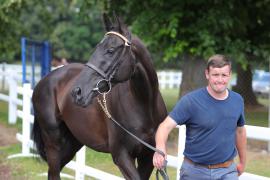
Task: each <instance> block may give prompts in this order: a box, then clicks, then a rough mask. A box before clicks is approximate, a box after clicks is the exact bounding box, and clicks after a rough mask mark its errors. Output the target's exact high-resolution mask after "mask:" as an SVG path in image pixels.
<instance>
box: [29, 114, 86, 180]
mask: <svg viewBox="0 0 270 180" xmlns="http://www.w3.org/2000/svg"><path fill="white" fill-rule="evenodd" d="M35 112H37V111H35ZM49 114H50V113H46V117H47V119H49V120H50V122H55V123H48V121H44V116H41V115H42V114H36V116H35V121H34V127H33V137H34V141H35V143H36V147H37V150H38V152H39V154H40V155H41V157H42V158H43V159H44V160H45V161H47V163H48V179H49V180H59V179H60V171H61V170H62V168H63V167H64V166H65V165H66V164H67V163H68V162H69V161H70V160H71V159H72V158H73V157H74V155H75V153H76V152H77V151H78V150H79V149H80V148H81V147H82V144H81V143H79V141H77V140H76V139H75V138H74V136H73V135H72V134H71V132H70V131H69V130H68V128H67V127H66V125H65V124H64V122H63V121H57V120H56V117H55V116H51V117H49ZM37 115H39V116H37ZM43 115H44V114H43ZM42 117H43V118H42ZM56 122H61V123H56ZM40 124H41V125H42V127H41V126H40Z"/></svg>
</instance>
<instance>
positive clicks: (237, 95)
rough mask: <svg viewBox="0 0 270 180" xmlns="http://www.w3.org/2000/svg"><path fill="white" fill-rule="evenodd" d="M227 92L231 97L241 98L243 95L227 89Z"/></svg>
mask: <svg viewBox="0 0 270 180" xmlns="http://www.w3.org/2000/svg"><path fill="white" fill-rule="evenodd" d="M229 94H230V96H231V97H232V98H237V99H240V100H243V97H242V96H241V95H240V94H239V93H237V92H235V91H233V90H229Z"/></svg>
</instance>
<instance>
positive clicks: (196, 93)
mask: <svg viewBox="0 0 270 180" xmlns="http://www.w3.org/2000/svg"><path fill="white" fill-rule="evenodd" d="M205 90H206V89H205V88H199V89H195V90H193V91H190V92H189V93H187V94H186V95H185V96H184V97H187V98H190V97H197V96H201V95H202V94H204V93H205Z"/></svg>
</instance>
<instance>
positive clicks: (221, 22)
mask: <svg viewBox="0 0 270 180" xmlns="http://www.w3.org/2000/svg"><path fill="white" fill-rule="evenodd" d="M120 2H121V3H120ZM119 4H121V6H119ZM123 6H124V7H125V8H123ZM115 9H117V11H120V12H121V13H122V14H123V15H124V17H125V18H126V19H127V20H128V21H129V22H130V24H132V30H133V31H135V32H136V33H137V34H138V35H139V36H140V37H142V38H143V39H144V40H145V41H146V44H147V45H148V46H149V47H150V49H151V51H152V52H154V53H158V54H159V55H162V57H161V58H162V59H163V60H164V61H165V62H167V61H168V60H173V61H174V60H176V58H175V57H178V58H179V57H181V56H183V55H184V54H189V55H191V56H199V57H202V58H201V59H206V58H207V57H209V56H210V55H212V54H214V53H222V54H228V55H230V56H231V57H233V59H234V60H236V61H237V62H240V63H241V64H247V63H251V61H256V63H258V62H260V63H262V64H265V63H267V61H268V59H267V57H268V56H269V52H270V51H269V49H270V46H269V45H270V31H269V29H270V1H268V0H263V1H259V0H256V1H251V0H244V1H241V2H240V1H233V0H229V1H209V0H206V1H197V0H182V1H178V0H169V1H165V0H158V1H157V0H149V1H139V2H138V0H129V1H124V0H122V1H119V0H112V1H111V10H115ZM131 17H132V18H131ZM160 52H162V53H160Z"/></svg>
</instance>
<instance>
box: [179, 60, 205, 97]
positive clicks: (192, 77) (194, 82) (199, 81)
mask: <svg viewBox="0 0 270 180" xmlns="http://www.w3.org/2000/svg"><path fill="white" fill-rule="evenodd" d="M183 60H184V63H183V69H182V83H181V85H180V92H179V97H182V96H183V95H185V94H186V93H188V92H190V91H192V90H194V89H197V88H200V87H204V86H206V84H207V81H206V78H205V74H204V70H205V67H206V62H205V61H204V60H203V59H201V58H198V57H191V56H188V55H186V56H184V57H183Z"/></svg>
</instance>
